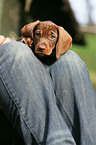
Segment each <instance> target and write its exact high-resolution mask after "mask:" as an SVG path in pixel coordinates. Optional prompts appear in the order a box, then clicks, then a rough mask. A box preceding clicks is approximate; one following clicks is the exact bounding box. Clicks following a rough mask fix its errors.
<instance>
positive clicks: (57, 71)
mask: <svg viewBox="0 0 96 145" xmlns="http://www.w3.org/2000/svg"><path fill="white" fill-rule="evenodd" d="M50 69H51V73H53V74H54V75H56V76H62V75H68V74H69V75H70V76H75V75H78V73H79V74H80V75H81V74H84V73H87V74H88V69H87V66H86V64H85V63H84V62H83V61H82V59H81V58H80V57H79V56H78V55H77V54H76V53H75V52H73V51H71V50H69V51H67V52H66V53H65V54H64V55H62V56H61V57H60V58H59V59H58V60H57V61H56V62H55V63H54V64H53V65H52V66H51V68H50Z"/></svg>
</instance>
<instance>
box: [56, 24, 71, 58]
mask: <svg viewBox="0 0 96 145" xmlns="http://www.w3.org/2000/svg"><path fill="white" fill-rule="evenodd" d="M58 31H59V38H58V42H57V44H56V58H57V59H58V58H59V57H60V56H61V55H62V54H64V53H65V52H66V51H67V50H68V49H69V48H71V46H72V37H71V36H70V35H69V34H68V32H67V31H66V30H65V29H64V28H63V27H59V26H58Z"/></svg>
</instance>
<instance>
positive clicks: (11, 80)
mask: <svg viewBox="0 0 96 145" xmlns="http://www.w3.org/2000/svg"><path fill="white" fill-rule="evenodd" d="M0 104H1V105H2V108H3V110H4V112H5V113H6V115H7V116H8V118H9V120H10V121H11V123H12V124H13V127H14V128H16V129H17V130H18V132H19V134H20V135H21V136H22V137H23V139H24V141H25V144H26V145H31V144H33V143H32V138H33V136H34V138H35V139H36V141H37V143H38V144H40V145H62V144H63V145H67V144H68V145H69V144H70V145H71V144H75V143H74V139H73V138H72V136H71V133H70V131H69V129H68V127H67V125H66V123H65V121H64V119H63V117H62V115H61V113H60V112H59V109H58V107H57V105H56V100H55V94H54V87H53V83H52V80H51V77H50V75H49V74H48V72H47V71H46V68H45V67H44V65H43V64H42V63H41V62H40V61H39V60H38V59H37V58H36V57H35V56H34V55H33V53H32V52H31V50H30V49H29V47H27V46H26V45H24V44H23V43H20V42H10V43H6V44H4V45H2V46H1V47H0ZM35 145H36V143H35Z"/></svg>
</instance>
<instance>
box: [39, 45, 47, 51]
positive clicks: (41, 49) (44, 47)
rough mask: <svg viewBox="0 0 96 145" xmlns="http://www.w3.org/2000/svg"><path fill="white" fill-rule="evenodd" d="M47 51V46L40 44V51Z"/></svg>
mask: <svg viewBox="0 0 96 145" xmlns="http://www.w3.org/2000/svg"><path fill="white" fill-rule="evenodd" d="M45 49H46V45H45V44H40V45H39V46H38V51H41V52H42V51H44V50H45Z"/></svg>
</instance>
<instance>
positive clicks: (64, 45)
mask: <svg viewBox="0 0 96 145" xmlns="http://www.w3.org/2000/svg"><path fill="white" fill-rule="evenodd" d="M21 34H22V35H23V36H24V37H29V38H28V39H29V40H30V41H31V43H32V40H33V44H34V47H35V48H34V52H35V53H36V54H37V55H38V56H40V57H43V56H49V55H51V53H52V51H53V50H54V48H55V49H56V59H58V58H59V57H60V56H61V55H62V54H64V53H65V52H66V51H67V50H68V49H69V48H71V46H72V38H71V36H70V35H69V34H68V33H67V32H66V30H64V28H62V27H60V26H57V25H56V24H54V23H53V22H51V21H44V22H41V21H36V22H33V23H30V24H28V25H25V26H24V27H23V28H22V29H21ZM30 41H29V42H30ZM30 46H31V45H30Z"/></svg>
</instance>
